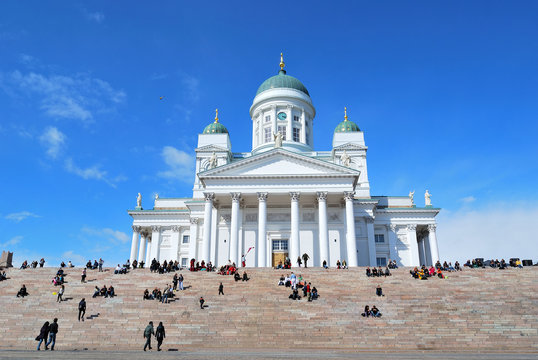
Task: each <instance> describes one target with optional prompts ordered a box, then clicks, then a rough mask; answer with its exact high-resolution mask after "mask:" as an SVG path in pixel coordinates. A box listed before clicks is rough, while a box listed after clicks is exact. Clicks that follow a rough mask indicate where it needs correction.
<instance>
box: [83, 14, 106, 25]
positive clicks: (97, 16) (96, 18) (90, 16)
mask: <svg viewBox="0 0 538 360" xmlns="http://www.w3.org/2000/svg"><path fill="white" fill-rule="evenodd" d="M86 17H87V18H88V19H89V20H92V21H95V22H96V23H99V24H100V23H102V22H103V21H104V20H105V14H103V13H101V12H99V11H96V12H86Z"/></svg>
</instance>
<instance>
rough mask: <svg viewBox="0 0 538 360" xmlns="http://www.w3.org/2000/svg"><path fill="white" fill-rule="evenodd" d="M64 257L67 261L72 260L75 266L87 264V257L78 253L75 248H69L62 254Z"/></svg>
mask: <svg viewBox="0 0 538 360" xmlns="http://www.w3.org/2000/svg"><path fill="white" fill-rule="evenodd" d="M62 259H63V261H65V262H66V263H67V262H68V261H69V260H71V262H72V263H73V265H75V266H83V265H86V261H87V260H86V258H85V257H84V256H82V255H79V254H76V253H75V252H74V251H73V250H68V251H66V252H64V253H63V254H62Z"/></svg>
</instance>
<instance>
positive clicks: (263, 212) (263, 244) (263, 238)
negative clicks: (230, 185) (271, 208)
mask: <svg viewBox="0 0 538 360" xmlns="http://www.w3.org/2000/svg"><path fill="white" fill-rule="evenodd" d="M266 249H267V193H266V192H259V193H258V245H257V247H256V254H258V267H266V266H267V252H266Z"/></svg>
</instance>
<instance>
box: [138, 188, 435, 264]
mask: <svg viewBox="0 0 538 360" xmlns="http://www.w3.org/2000/svg"><path fill="white" fill-rule="evenodd" d="M249 195H250V194H249ZM241 196H242V194H241V193H239V192H233V193H230V197H231V204H232V206H231V224H230V225H231V226H230V242H229V259H230V260H231V261H232V262H235V263H236V264H240V260H241V255H242V249H241V246H240V245H239V242H240V236H239V231H240V228H241V224H240V217H241V214H240V201H241ZM255 196H257V199H258V232H257V244H256V247H255V253H256V255H257V266H258V267H268V266H271V265H272V264H270V263H268V262H267V259H268V256H267V249H268V248H270V244H268V242H267V199H268V197H269V194H268V193H267V192H258V193H255ZM289 196H290V210H291V211H290V212H291V219H290V220H291V221H290V229H291V231H290V238H289V247H288V254H289V258H290V259H291V260H292V262H293V263H294V262H295V259H297V257H299V256H301V249H300V217H299V216H300V211H299V208H300V206H299V200H300V197H301V194H300V193H299V192H290V193H289ZM327 196H328V192H326V191H320V192H317V193H316V198H317V202H318V232H319V233H318V239H319V249H313V250H314V251H319V263H320V264H321V263H323V261H327V263H328V264H330V265H331V262H330V261H329V260H330V259H329V254H330V245H329V231H328V221H327V220H328V216H327ZM204 198H205V204H204V219H203V237H202V241H201V246H200V249H198V251H197V242H198V241H197V239H198V231H199V227H198V223H199V219H198V218H195V217H192V218H190V229H189V230H190V232H189V233H190V243H189V250H188V257H189V259H192V258H197V259H199V260H200V261H201V260H205V261H206V262H208V261H209V260H211V256H210V255H211V254H210V249H211V241H212V240H211V239H212V238H214V237H213V236H212V222H213V219H212V216H213V205H214V204H213V203H214V200H215V193H212V192H206V193H204ZM343 198H344V200H345V223H346V236H345V239H346V241H345V249H346V253H347V263H348V265H349V266H358V254H357V253H358V251H357V241H356V234H355V215H354V204H353V198H354V192H352V191H349V192H347V191H346V192H344V193H343ZM365 221H366V229H367V237H368V261H369V264H370V266H375V265H376V262H377V259H376V244H375V237H374V219H373V218H369V217H366V218H365ZM386 226H387V230H388V243H389V256H390V258H391V259H398V258H399V257H398V256H399V253H398V248H397V245H396V242H397V235H396V234H397V225H395V224H389V225H386ZM404 226H405V225H404ZM424 226H427V230H428V234H427V235H426V236H419V237H417V231H416V230H417V225H416V224H408V225H407V226H406V229H407V241H408V243H409V246H410V248H409V260H407V259H406V260H405V261H402V263H404V264H405V263H406V262H408V264H409V265H413V266H416V265H422V264H424V265H432V264H435V263H436V262H437V261H438V260H439V250H438V246H437V237H436V225H435V224H429V225H422V226H421V228H424ZM173 228H174V229H173V230H175V231H178V232H179V230H180V227H179V226H173ZM132 229H133V237H132V243H131V253H130V261H131V263H132V262H133V261H134V260H135V259H137V260H138V262H139V263H140V262H141V261H144V262H145V263H146V264H147V263H148V262H150V261H151V259H153V258H156V259H159V252H160V244H159V241H160V236H161V226H158V225H154V226H151V227H141V226H133V227H132ZM389 230H390V231H389ZM177 241H178V243H179V241H180V239H179V237H178V239H177ZM178 246H179V244H178ZM137 255H138V256H137ZM197 255H198V256H197ZM310 255H313V254H310ZM333 260H334V259H333ZM333 262H334V261H333ZM332 265H334V264H332Z"/></svg>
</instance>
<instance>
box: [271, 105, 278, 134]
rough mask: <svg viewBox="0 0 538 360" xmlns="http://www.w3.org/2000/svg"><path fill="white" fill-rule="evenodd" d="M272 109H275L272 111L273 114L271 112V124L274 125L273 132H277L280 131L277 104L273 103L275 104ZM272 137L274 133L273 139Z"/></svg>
mask: <svg viewBox="0 0 538 360" xmlns="http://www.w3.org/2000/svg"><path fill="white" fill-rule="evenodd" d="M271 110H273V111H272V114H271V117H272V119H271V120H272V121H273V122H272V123H271V125H272V127H273V133H274V134H276V133H277V131H278V127H277V118H276V106H274V105H273V106H272V107H271ZM272 138H273V135H271V139H272ZM273 141H274V140H273Z"/></svg>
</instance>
